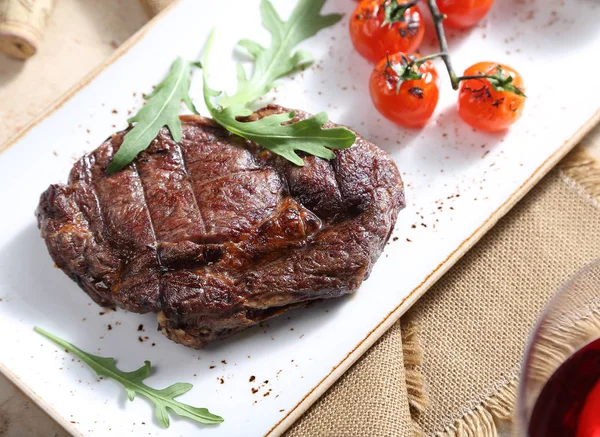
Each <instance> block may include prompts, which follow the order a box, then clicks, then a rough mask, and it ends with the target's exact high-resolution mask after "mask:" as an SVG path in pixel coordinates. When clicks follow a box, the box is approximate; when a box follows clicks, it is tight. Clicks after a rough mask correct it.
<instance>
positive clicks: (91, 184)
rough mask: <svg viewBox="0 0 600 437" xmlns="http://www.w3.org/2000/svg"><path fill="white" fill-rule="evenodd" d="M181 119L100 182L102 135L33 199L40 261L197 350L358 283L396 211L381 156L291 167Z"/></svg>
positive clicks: (394, 182)
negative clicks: (174, 130)
mask: <svg viewBox="0 0 600 437" xmlns="http://www.w3.org/2000/svg"><path fill="white" fill-rule="evenodd" d="M283 111H285V110H284V109H283V108H280V107H276V106H272V105H271V106H268V107H267V108H264V109H263V110H260V111H258V112H257V113H255V114H254V115H253V116H251V117H249V118H248V119H256V118H258V117H261V116H265V115H268V114H272V113H277V112H283ZM306 117H308V115H307V114H306V113H304V112H302V111H296V118H295V120H294V121H298V120H300V119H304V118H306ZM181 120H182V141H180V142H179V143H175V142H174V141H173V140H172V138H171V136H170V132H169V131H168V129H166V128H163V129H162V130H161V131H160V133H159V135H158V136H157V138H156V139H155V140H154V141H153V142H152V144H151V146H150V147H149V148H148V149H146V150H145V151H144V152H142V153H141V154H140V155H139V156H138V157H137V158H136V160H135V161H134V163H133V164H132V165H130V166H128V167H127V168H125V169H123V170H122V171H121V172H118V173H115V174H113V175H110V176H109V175H107V174H106V167H107V166H108V164H109V162H110V160H111V159H112V157H113V155H114V152H115V151H116V150H117V149H118V148H119V147H120V145H121V144H122V141H123V137H124V135H125V134H126V132H119V133H117V134H114V135H113V136H112V137H110V138H109V139H108V140H107V141H105V142H104V143H103V144H102V145H101V146H100V147H99V148H98V149H96V150H95V151H94V152H92V153H90V154H89V155H87V156H86V157H84V158H82V159H81V160H80V161H78V162H77V163H76V164H75V165H74V168H73V170H72V171H71V175H70V177H69V185H67V186H65V185H51V186H50V188H49V189H48V190H47V191H46V192H45V193H43V194H42V196H41V198H40V205H39V207H38V210H37V215H38V223H39V226H40V229H41V231H42V236H43V237H44V238H45V240H46V244H47V246H48V250H49V252H50V254H51V256H52V258H53V259H54V261H55V262H56V264H57V265H58V266H59V267H60V268H62V269H63V270H64V271H65V272H66V273H67V274H68V275H69V276H70V277H72V278H73V279H74V280H75V281H76V282H77V283H78V284H79V285H80V287H81V288H83V289H84V290H85V291H86V292H87V293H88V294H89V295H90V296H91V297H92V298H93V299H94V300H95V301H96V302H98V303H100V304H101V305H113V306H114V305H118V306H120V307H122V308H125V309H128V310H131V311H136V312H142V313H143V312H147V311H153V312H155V313H157V315H158V321H159V328H160V329H161V331H162V332H163V334H165V335H166V336H167V337H169V338H170V339H172V340H174V341H177V342H179V343H182V344H185V345H187V346H191V347H196V348H201V347H203V346H205V345H206V344H207V343H208V342H210V341H213V340H216V339H220V338H224V337H227V336H228V335H231V334H233V333H235V332H238V331H240V330H243V329H245V328H247V327H249V326H252V325H254V324H256V323H258V322H259V321H262V320H266V319H268V318H269V317H273V316H275V315H277V314H280V313H282V312H284V311H286V310H288V309H290V308H295V307H299V306H305V305H307V304H309V303H310V302H312V301H315V300H322V299H328V298H334V297H338V296H341V295H344V294H347V293H351V292H353V291H354V290H356V289H357V288H358V287H359V286H360V284H361V283H362V281H363V280H364V279H366V278H367V277H368V275H369V273H370V271H371V268H372V266H373V264H374V263H375V261H376V260H377V258H378V257H379V255H380V253H381V251H382V250H383V248H384V246H385V243H386V242H387V239H388V238H389V235H390V233H391V231H392V229H393V227H394V223H395V220H396V216H397V213H398V211H399V209H401V208H402V207H403V206H404V203H405V202H404V193H403V189H402V181H401V179H400V175H399V173H398V170H397V168H396V166H395V164H394V163H393V161H392V160H391V159H390V157H389V156H388V155H387V154H386V153H385V152H383V151H382V150H381V149H379V148H377V147H376V146H374V145H373V144H371V143H369V142H368V141H366V140H365V139H364V138H362V137H360V135H358V136H357V140H356V143H355V144H354V145H353V146H352V147H351V148H349V149H346V150H336V151H335V158H334V159H333V160H332V161H331V162H327V161H326V160H323V159H321V158H317V157H314V156H304V154H302V153H301V155H302V156H303V158H304V159H305V163H306V165H305V166H303V167H297V166H294V165H292V164H291V163H289V162H288V161H286V160H284V159H283V158H281V157H278V156H276V155H274V154H272V153H271V152H269V151H267V150H264V149H262V148H261V147H260V146H258V145H257V144H255V143H252V142H250V141H247V140H243V139H241V138H239V137H237V136H234V135H231V134H229V133H228V132H227V131H225V130H224V129H222V128H220V127H219V126H217V125H216V124H215V123H214V122H213V121H211V120H209V119H205V118H202V117H199V116H182V117H181ZM331 126H334V124H332V123H328V124H327V125H326V127H331Z"/></svg>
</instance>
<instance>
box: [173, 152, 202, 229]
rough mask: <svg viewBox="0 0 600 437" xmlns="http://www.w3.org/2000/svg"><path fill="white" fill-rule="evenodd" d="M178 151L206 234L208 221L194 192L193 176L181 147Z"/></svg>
mask: <svg viewBox="0 0 600 437" xmlns="http://www.w3.org/2000/svg"><path fill="white" fill-rule="evenodd" d="M177 150H178V151H179V154H180V155H181V163H182V166H183V171H184V172H185V175H186V178H187V180H188V182H189V183H190V191H191V193H192V197H193V199H194V206H195V207H196V211H198V215H199V216H200V220H202V229H203V231H204V232H206V221H205V220H204V217H203V216H202V210H201V209H200V205H199V204H198V198H197V197H196V192H195V191H194V181H193V178H192V174H191V173H190V171H189V169H188V165H187V163H186V160H185V155H184V154H183V149H182V148H181V145H179V144H177Z"/></svg>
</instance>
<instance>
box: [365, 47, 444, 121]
mask: <svg viewBox="0 0 600 437" xmlns="http://www.w3.org/2000/svg"><path fill="white" fill-rule="evenodd" d="M412 59H418V56H416V55H412V56H410V57H407V56H406V55H404V54H402V53H396V54H394V55H390V56H389V57H386V58H384V59H383V60H381V61H380V62H379V63H378V64H377V66H376V67H375V69H374V70H373V73H371V79H370V80H369V92H370V93H371V99H372V100H373V103H374V104H375V107H376V108H377V110H378V111H379V112H380V113H381V115H383V116H384V117H385V118H387V119H389V120H391V121H393V122H394V123H397V124H399V125H402V126H405V127H413V128H420V127H423V126H425V124H426V123H427V120H429V119H430V118H431V114H433V111H434V109H435V107H436V105H437V102H438V98H439V81H440V79H439V76H438V74H437V71H436V69H435V67H434V66H433V64H432V63H431V62H429V61H426V62H424V63H423V64H421V65H420V66H419V67H418V69H415V70H414V71H413V72H412V73H413V74H416V73H417V72H418V73H419V74H420V75H421V78H420V79H411V80H402V79H401V76H399V75H398V71H402V68H403V66H405V65H406V63H407V61H408V62H409V63H410V61H411V60H412Z"/></svg>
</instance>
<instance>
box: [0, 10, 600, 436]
mask: <svg viewBox="0 0 600 437" xmlns="http://www.w3.org/2000/svg"><path fill="white" fill-rule="evenodd" d="M180 3H181V0H175V1H173V3H171V4H170V5H168V6H167V7H166V8H165V9H164V10H162V11H161V12H160V13H159V14H157V15H156V16H154V17H153V18H152V19H150V20H149V21H148V22H147V23H146V24H145V25H144V26H143V27H142V28H140V29H139V30H138V31H137V32H136V33H134V34H133V35H132V36H130V37H129V38H128V39H127V40H126V41H125V42H124V43H123V44H122V45H121V46H119V48H117V49H116V50H115V51H114V52H113V53H112V54H111V55H110V56H109V57H108V58H106V59H105V60H104V61H103V62H102V63H101V64H99V65H98V66H97V67H96V68H94V69H93V70H92V71H91V72H90V73H88V74H87V75H86V76H85V77H84V78H83V79H81V80H80V81H79V82H77V83H76V84H75V85H74V86H72V87H71V88H70V89H69V90H67V91H66V92H65V93H63V94H62V95H61V96H60V97H59V98H58V99H56V100H55V101H54V102H53V103H52V104H50V105H49V106H48V107H47V108H46V109H45V110H44V111H42V112H41V113H40V114H39V115H38V116H37V117H35V118H34V119H33V120H32V121H30V122H29V123H28V124H27V125H26V126H25V127H24V128H23V129H21V130H20V131H19V132H17V133H16V134H15V135H13V136H12V137H10V138H9V139H8V140H7V141H6V142H5V143H4V144H1V145H0V154H2V152H4V151H6V150H8V149H9V148H10V147H12V146H13V145H15V144H16V143H17V142H18V141H19V140H21V139H22V138H23V137H24V136H25V135H26V134H27V133H28V132H29V131H30V130H31V129H33V128H34V127H35V126H37V125H38V124H39V123H41V122H42V121H43V120H45V119H46V118H48V117H49V116H50V115H51V114H53V113H54V112H55V111H56V110H58V109H59V108H60V107H61V106H63V105H64V104H65V103H66V102H67V101H69V100H70V99H71V98H72V97H74V96H75V95H76V94H77V93H78V92H80V91H81V90H82V89H83V88H85V87H86V86H87V85H89V84H90V82H91V81H92V80H94V79H95V78H96V77H97V76H98V75H100V74H101V73H102V72H103V71H104V70H106V68H108V67H109V66H110V65H112V64H113V63H114V62H115V61H117V60H118V59H119V58H121V57H122V56H123V55H125V54H126V53H127V52H128V51H129V50H130V49H131V48H132V47H134V46H135V45H136V44H137V43H138V41H140V40H141V39H142V37H143V36H144V35H145V34H146V33H147V32H148V31H149V30H150V29H151V28H152V27H154V26H155V25H156V24H157V23H158V22H159V21H160V20H161V19H162V18H164V17H165V16H166V15H168V14H169V12H170V11H171V10H172V9H174V8H175V7H177V5H178V4H180ZM597 124H600V106H599V107H598V109H597V110H596V112H595V113H594V114H593V115H592V116H591V117H590V118H589V119H588V120H587V121H586V122H585V123H584V124H583V125H581V126H580V127H579V128H578V129H577V131H576V132H575V133H574V134H573V135H572V136H571V137H570V138H569V139H568V140H567V141H565V142H564V143H563V145H562V146H560V148H558V149H557V150H556V151H555V152H554V153H553V154H552V155H550V156H549V157H548V158H546V160H545V161H544V162H543V163H542V164H541V165H540V166H539V167H538V168H537V169H535V170H534V171H533V173H532V174H531V175H530V176H529V177H528V178H527V180H526V181H524V182H523V183H522V184H521V185H520V186H519V188H517V189H516V190H515V191H514V192H513V193H512V194H511V195H510V196H509V197H508V198H507V199H506V200H505V201H504V202H503V203H502V205H500V207H498V208H497V209H496V210H495V211H494V212H493V213H491V214H490V215H489V216H488V217H487V218H486V220H485V221H484V222H483V223H482V224H481V225H480V226H479V227H478V228H477V229H475V231H473V232H472V233H471V235H469V237H467V238H466V239H465V240H463V241H462V242H461V243H460V245H459V246H458V247H457V248H456V249H454V251H452V253H451V254H450V255H448V257H446V259H445V260H444V261H442V262H441V263H440V264H438V266H437V267H436V268H435V269H434V270H433V271H432V272H430V273H429V275H428V276H427V277H426V278H425V279H424V280H423V281H422V282H421V283H420V284H419V285H418V286H417V287H415V288H414V289H413V290H411V291H410V293H409V294H408V295H407V296H406V297H405V298H404V299H403V300H402V302H401V303H400V304H399V305H397V306H396V307H395V308H394V309H393V310H392V311H390V312H389V313H388V314H387V315H386V316H385V317H384V318H383V320H381V322H379V324H378V325H377V326H376V327H375V328H373V329H372V330H371V331H370V332H369V333H368V334H367V335H366V336H365V337H364V338H363V339H362V340H361V341H359V342H358V344H357V345H356V346H355V347H354V348H353V349H352V350H351V351H350V352H349V353H348V354H347V355H346V357H345V358H344V359H342V360H341V361H340V362H339V363H338V364H337V365H336V366H334V367H333V368H332V369H331V371H330V372H329V373H328V374H327V375H326V376H325V377H324V378H322V379H321V380H320V381H319V382H318V383H317V384H316V385H315V386H314V387H312V388H311V389H310V391H309V392H308V393H307V394H306V395H305V396H304V397H303V398H302V399H301V400H300V401H299V402H298V403H297V404H296V405H295V406H294V407H293V408H291V409H290V411H289V412H288V413H287V414H286V415H285V416H284V417H283V418H282V419H281V420H279V422H277V423H276V424H275V425H274V426H273V427H272V428H271V429H270V430H269V431H268V432H267V433H266V434H265V437H278V436H280V435H282V434H283V433H284V432H285V431H286V430H287V429H288V428H289V427H290V426H291V425H292V424H293V423H294V422H296V421H297V420H298V419H299V418H300V417H301V416H302V415H303V414H304V413H305V412H306V411H307V410H308V408H310V406H312V405H313V404H314V403H315V402H316V401H317V400H318V399H319V398H320V397H321V396H322V395H323V394H324V393H325V392H326V391H327V389H329V388H330V387H331V386H332V385H333V384H334V383H335V382H336V381H337V380H338V379H339V378H340V377H341V376H342V375H343V374H344V373H345V372H346V371H347V370H348V369H349V368H350V367H351V366H352V365H353V364H354V363H355V362H356V361H357V360H358V359H359V358H360V357H361V356H362V355H363V354H364V353H365V352H366V351H367V350H368V349H369V348H370V347H371V346H373V344H374V343H375V342H376V341H377V340H378V339H379V338H380V337H381V336H382V335H383V334H384V333H385V332H386V331H387V330H388V329H389V328H390V327H391V326H392V324H394V323H395V322H396V321H398V320H399V319H400V317H401V316H402V315H403V314H404V313H405V312H406V311H408V309H409V308H411V307H412V306H413V305H414V304H415V303H416V302H417V300H419V298H420V297H421V296H423V294H425V292H426V291H427V290H428V289H429V288H431V287H432V286H433V285H434V284H435V283H436V282H437V281H438V280H439V279H440V278H441V277H442V276H443V275H444V274H445V273H446V272H447V271H448V270H449V269H450V268H451V267H452V266H453V265H454V264H456V262H457V261H458V260H459V259H460V258H461V257H462V256H463V255H465V254H466V253H467V252H468V251H469V250H470V249H471V248H472V247H473V246H474V245H475V244H476V243H477V242H478V241H479V240H480V239H481V238H482V237H483V236H484V235H485V234H486V233H487V232H488V231H489V230H490V229H491V228H492V227H493V226H494V225H495V224H496V223H497V222H498V221H499V220H500V219H501V218H502V217H503V216H504V215H506V214H507V213H508V212H509V211H510V210H511V209H512V208H513V207H514V206H515V205H516V204H517V203H518V202H519V200H521V199H522V198H523V197H524V196H525V194H527V193H528V192H529V191H530V190H531V189H532V188H533V187H534V186H535V185H536V184H537V183H538V182H539V181H540V180H541V179H542V178H543V177H544V176H545V175H546V174H547V173H548V172H549V171H550V170H551V169H552V168H553V167H555V166H556V164H558V162H559V161H560V160H561V159H562V158H564V157H565V156H566V155H567V153H568V152H569V151H571V149H573V148H574V147H575V146H576V145H577V144H578V143H579V142H580V141H581V140H582V139H583V138H584V137H585V135H586V134H587V133H588V132H590V131H591V130H592V129H593V128H594V127H595V126H596V125H597ZM0 373H2V374H3V375H4V376H5V377H6V378H7V379H8V380H9V381H10V382H11V383H12V384H13V385H15V386H16V387H17V388H18V389H19V390H21V391H22V392H23V393H24V394H25V395H26V396H27V397H28V398H29V399H31V400H32V401H33V402H35V403H36V404H37V406H38V407H39V408H40V409H41V410H42V411H44V412H45V413H46V414H48V415H49V416H50V417H51V418H52V419H53V420H54V421H55V422H57V423H58V424H59V425H61V426H62V427H63V428H64V429H65V431H67V432H69V433H70V434H71V435H73V436H76V437H84V434H82V433H81V432H80V431H79V430H78V429H77V428H75V426H73V424H72V423H70V422H69V421H68V420H66V419H65V418H64V417H62V416H61V415H60V414H59V413H58V411H56V410H55V409H53V408H52V406H50V405H49V404H48V403H47V402H46V401H45V400H44V399H43V398H41V397H40V396H39V395H37V393H36V392H35V391H34V390H33V389H32V388H31V387H29V386H28V385H27V384H26V383H24V382H23V381H22V380H21V379H20V378H19V377H18V376H17V375H15V374H14V373H13V372H12V370H11V369H10V368H9V367H8V366H6V365H5V364H4V363H2V362H1V361H0Z"/></svg>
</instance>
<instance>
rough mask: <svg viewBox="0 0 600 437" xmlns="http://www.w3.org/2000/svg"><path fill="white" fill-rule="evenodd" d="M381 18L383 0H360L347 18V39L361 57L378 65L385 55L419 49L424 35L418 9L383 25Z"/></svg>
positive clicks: (382, 16)
mask: <svg viewBox="0 0 600 437" xmlns="http://www.w3.org/2000/svg"><path fill="white" fill-rule="evenodd" d="M386 1H390V0H386ZM400 4H402V2H400ZM384 19H385V10H384V1H383V0H362V1H361V2H360V3H359V5H358V7H357V8H356V10H355V11H354V13H353V14H352V17H350V38H351V40H352V44H353V45H354V48H355V49H356V51H357V52H358V53H359V54H360V55H361V56H362V57H364V58H365V59H368V60H369V61H371V62H378V61H379V60H380V59H382V58H383V57H385V55H386V53H390V54H392V53H397V52H405V53H412V52H416V51H417V50H418V48H419V46H420V45H421V42H422V41H423V35H424V33H425V28H424V24H423V16H422V14H421V11H420V9H419V8H418V6H413V7H410V8H408V9H407V10H406V11H405V13H404V16H403V20H401V21H397V22H395V23H392V24H386V25H383V26H382V23H383V21H384Z"/></svg>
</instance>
